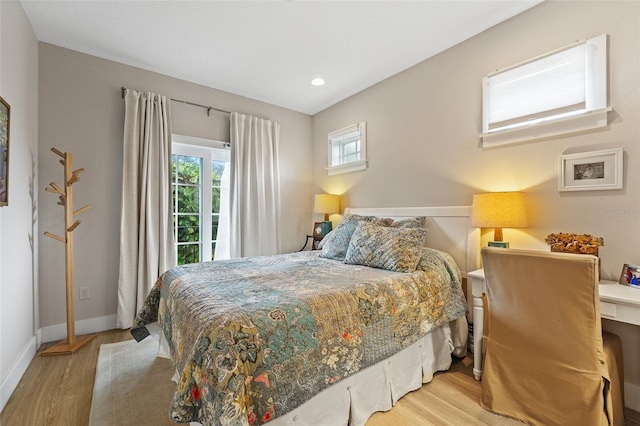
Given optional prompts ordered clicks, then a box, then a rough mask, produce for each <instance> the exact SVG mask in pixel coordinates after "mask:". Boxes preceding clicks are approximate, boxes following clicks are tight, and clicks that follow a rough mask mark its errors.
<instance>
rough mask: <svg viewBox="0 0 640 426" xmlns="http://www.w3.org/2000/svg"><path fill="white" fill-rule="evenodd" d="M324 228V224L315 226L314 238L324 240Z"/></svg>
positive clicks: (320, 223)
mask: <svg viewBox="0 0 640 426" xmlns="http://www.w3.org/2000/svg"><path fill="white" fill-rule="evenodd" d="M323 230H324V227H323V226H322V222H316V223H314V224H313V238H322V237H324V235H323V234H322V232H323Z"/></svg>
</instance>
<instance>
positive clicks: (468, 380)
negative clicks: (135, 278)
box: [0, 330, 640, 426]
mask: <svg viewBox="0 0 640 426" xmlns="http://www.w3.org/2000/svg"><path fill="white" fill-rule="evenodd" d="M130 338H131V336H130V335H129V332H128V331H127V330H112V331H105V332H102V333H98V334H97V337H96V339H94V340H93V341H92V342H91V343H89V344H88V345H87V346H86V347H84V348H82V349H81V350H80V351H78V352H77V353H75V354H73V355H60V356H48V357H43V356H40V355H39V353H38V355H36V357H35V358H34V359H33V361H32V362H31V364H30V365H29V368H28V369H27V371H26V373H25V375H24V377H23V378H22V380H21V381H20V383H19V384H18V387H17V388H16V390H15V392H14V393H13V395H12V396H11V398H10V399H9V401H8V402H7V405H6V407H5V408H4V410H3V411H2V413H0V425H2V426H86V425H88V423H89V412H90V409H91V396H92V392H93V380H94V376H95V371H96V362H97V359H98V350H99V348H100V345H101V344H103V343H115V342H120V341H123V340H128V339H130ZM48 346H50V345H43V347H42V348H40V350H43V349H46V348H47V347H48ZM472 365H473V359H472V358H471V357H466V358H464V359H462V360H456V361H454V363H453V365H452V367H451V370H450V371H448V372H446V373H439V374H437V375H436V376H435V377H434V379H433V381H432V382H431V383H430V384H428V385H425V386H423V387H422V388H420V389H419V390H417V391H415V392H411V393H409V394H408V395H406V396H405V397H404V398H402V399H401V400H400V401H399V402H398V403H397V404H396V406H395V407H394V408H393V409H392V410H390V411H388V412H386V413H376V414H374V415H373V416H372V417H371V418H370V419H369V421H368V422H367V426H388V425H394V426H401V425H412V426H423V425H424V426H427V425H455V426H458V425H521V424H522V423H519V422H516V421H514V420H511V419H507V418H505V417H501V416H498V415H495V414H492V413H489V412H488V411H485V410H483V409H482V408H480V406H479V405H478V402H477V401H479V399H480V392H481V388H480V382H476V381H475V380H474V379H473V375H472ZM626 417H627V422H626V425H627V426H640V413H637V412H635V411H630V410H627V413H626ZM114 426H119V425H114ZM138 426H146V425H138ZM149 426H152V425H149Z"/></svg>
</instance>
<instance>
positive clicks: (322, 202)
mask: <svg viewBox="0 0 640 426" xmlns="http://www.w3.org/2000/svg"><path fill="white" fill-rule="evenodd" d="M313 212H314V213H322V214H324V222H322V236H325V235H327V234H328V233H329V231H331V229H333V225H332V223H331V221H330V220H329V215H330V214H335V213H340V196H339V195H334V194H316V195H315V198H314V201H313Z"/></svg>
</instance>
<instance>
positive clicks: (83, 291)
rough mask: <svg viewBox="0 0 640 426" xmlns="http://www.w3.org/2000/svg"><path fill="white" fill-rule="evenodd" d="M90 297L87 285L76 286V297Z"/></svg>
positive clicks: (84, 298)
mask: <svg viewBox="0 0 640 426" xmlns="http://www.w3.org/2000/svg"><path fill="white" fill-rule="evenodd" d="M90 298H91V289H90V288H89V287H78V299H80V300H86V299H90Z"/></svg>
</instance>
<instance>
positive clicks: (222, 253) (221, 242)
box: [213, 163, 231, 260]
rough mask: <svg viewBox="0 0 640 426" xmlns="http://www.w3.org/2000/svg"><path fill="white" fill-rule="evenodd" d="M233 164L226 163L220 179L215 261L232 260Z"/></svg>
mask: <svg viewBox="0 0 640 426" xmlns="http://www.w3.org/2000/svg"><path fill="white" fill-rule="evenodd" d="M230 179H231V164H230V163H225V167H224V171H223V172H222V177H221V179H220V216H218V235H217V236H216V250H215V252H214V256H213V258H214V259H215V260H224V259H230V258H231V253H230V251H229V180H230Z"/></svg>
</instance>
